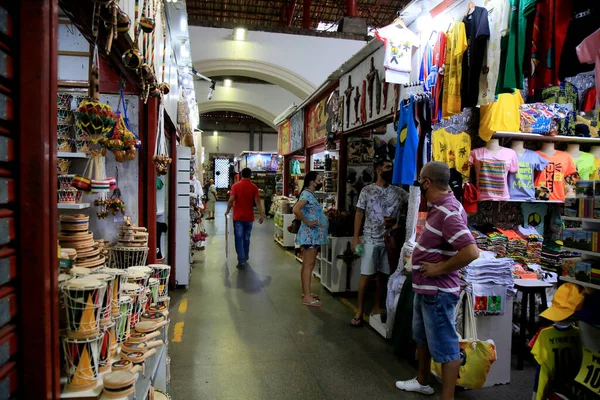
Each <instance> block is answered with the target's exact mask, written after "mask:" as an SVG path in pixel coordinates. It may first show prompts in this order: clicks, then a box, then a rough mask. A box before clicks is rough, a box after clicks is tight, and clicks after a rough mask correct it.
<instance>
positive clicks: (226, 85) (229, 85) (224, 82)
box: [223, 79, 232, 87]
mask: <svg viewBox="0 0 600 400" xmlns="http://www.w3.org/2000/svg"><path fill="white" fill-rule="evenodd" d="M231 83H232V82H231V79H225V80H224V81H223V86H225V87H231Z"/></svg>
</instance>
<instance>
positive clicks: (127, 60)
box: [121, 0, 143, 69]
mask: <svg viewBox="0 0 600 400" xmlns="http://www.w3.org/2000/svg"><path fill="white" fill-rule="evenodd" d="M139 13H140V3H139V0H135V14H134V20H133V24H134V25H133V26H134V33H133V36H134V39H133V47H132V48H131V49H129V50H127V51H125V53H123V56H122V57H121V59H122V60H123V63H124V64H125V67H127V68H129V69H138V68H140V67H141V66H142V63H143V58H142V53H141V52H140V50H139V48H140V46H139V40H140V27H139V24H138V16H139Z"/></svg>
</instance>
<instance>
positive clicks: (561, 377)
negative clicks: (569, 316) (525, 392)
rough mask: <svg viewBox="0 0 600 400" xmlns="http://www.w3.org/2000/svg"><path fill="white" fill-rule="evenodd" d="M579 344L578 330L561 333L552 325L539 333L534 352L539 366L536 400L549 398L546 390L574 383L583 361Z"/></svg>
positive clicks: (573, 328) (535, 390)
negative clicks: (562, 384)
mask: <svg viewBox="0 0 600 400" xmlns="http://www.w3.org/2000/svg"><path fill="white" fill-rule="evenodd" d="M580 343H581V342H580V339H579V329H578V328H576V327H570V328H567V329H565V330H559V329H556V328H554V327H552V326H551V327H549V328H545V329H542V330H541V331H540V332H539V334H538V336H537V339H536V340H535V343H534V345H533V348H532V349H531V354H532V355H533V356H534V357H535V360H536V361H537V362H538V364H539V365H540V372H539V376H538V379H537V381H536V382H535V387H534V392H535V400H544V399H546V398H547V397H546V395H547V393H546V391H547V390H549V389H557V388H559V387H560V386H561V383H563V382H564V383H569V382H573V379H574V378H575V376H576V374H577V371H578V370H579V368H578V367H579V365H580V362H581V344H580Z"/></svg>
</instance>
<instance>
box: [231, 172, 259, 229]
mask: <svg viewBox="0 0 600 400" xmlns="http://www.w3.org/2000/svg"><path fill="white" fill-rule="evenodd" d="M231 195H232V196H235V199H234V200H233V220H234V221H242V222H254V200H255V199H258V187H257V186H256V185H255V184H254V183H252V182H251V181H250V179H242V180H241V181H239V182H238V183H236V184H234V185H233V186H232V187H231Z"/></svg>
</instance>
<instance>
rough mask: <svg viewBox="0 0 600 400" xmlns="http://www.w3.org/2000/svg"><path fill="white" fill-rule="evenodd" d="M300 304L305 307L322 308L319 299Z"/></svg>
mask: <svg viewBox="0 0 600 400" xmlns="http://www.w3.org/2000/svg"><path fill="white" fill-rule="evenodd" d="M302 304H304V305H305V306H308V307H321V306H323V303H321V300H319V299H314V300H313V301H308V302H307V301H303V302H302Z"/></svg>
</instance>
